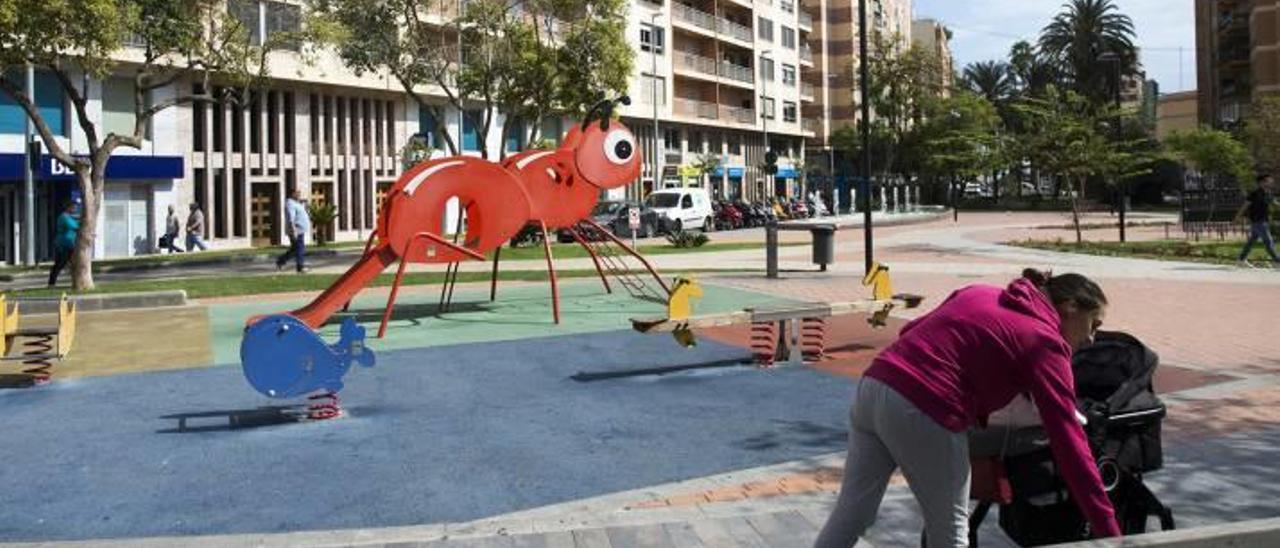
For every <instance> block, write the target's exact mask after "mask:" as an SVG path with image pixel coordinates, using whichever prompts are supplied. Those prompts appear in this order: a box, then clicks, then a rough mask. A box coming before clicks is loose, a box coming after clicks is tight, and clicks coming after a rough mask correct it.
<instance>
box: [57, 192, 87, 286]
mask: <svg viewBox="0 0 1280 548" xmlns="http://www.w3.org/2000/svg"><path fill="white" fill-rule="evenodd" d="M79 210H80V208H79V206H77V205H76V203H75V202H67V205H66V206H65V207H63V208H62V214H61V215H58V220H57V223H56V224H55V225H54V230H53V268H51V269H49V287H53V286H55V285H58V275H59V274H61V273H62V269H63V268H65V267H66V266H67V264H69V263H70V262H71V254H72V252H74V251H75V249H76V238H77V235H78V234H79V232H80V214H79V213H80V212H79Z"/></svg>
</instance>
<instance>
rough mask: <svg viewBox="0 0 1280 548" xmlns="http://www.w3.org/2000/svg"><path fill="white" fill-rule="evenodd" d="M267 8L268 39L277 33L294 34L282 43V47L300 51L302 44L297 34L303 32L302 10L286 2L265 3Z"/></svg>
mask: <svg viewBox="0 0 1280 548" xmlns="http://www.w3.org/2000/svg"><path fill="white" fill-rule="evenodd" d="M264 5H265V6H266V8H267V13H266V16H267V17H266V26H267V37H271V36H273V35H275V34H277V33H282V32H283V33H292V34H293V36H289V37H288V38H287V39H285V40H283V41H282V46H283V47H285V48H287V49H291V50H293V51H298V50H299V49H300V48H301V44H300V43H299V42H298V38H297V32H298V31H300V30H302V8H301V7H300V6H295V5H292V4H285V3H284V2H265V3H264Z"/></svg>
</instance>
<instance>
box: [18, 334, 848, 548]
mask: <svg viewBox="0 0 1280 548" xmlns="http://www.w3.org/2000/svg"><path fill="white" fill-rule="evenodd" d="M746 357H747V352H746V351H745V350H743V349H740V348H734V347H729V346H725V345H720V344H716V343H713V342H709V341H705V342H703V343H702V345H701V346H699V347H698V348H696V349H692V350H685V349H680V348H677V347H676V346H675V343H674V342H673V341H671V340H670V338H668V337H663V336H649V337H646V336H642V335H638V334H634V333H630V332H611V333H603V334H592V335H585V336H567V337H556V338H544V339H527V340H522V341H510V342H497V343H483V344H471V345H463V346H452V347H433V348H427V349H415V350H396V351H379V352H378V362H379V363H378V367H376V368H373V369H360V370H356V371H352V373H351V374H349V375H348V376H347V378H346V381H347V388H346V389H345V390H343V392H342V397H343V404H344V405H345V406H346V408H347V410H348V411H349V413H350V415H349V416H348V417H345V418H342V419H338V420H335V421H327V422H314V423H298V424H277V425H272V426H265V427H253V428H239V429H231V428H229V426H228V424H229V423H228V420H227V418H226V415H225V414H223V415H217V416H214V417H204V418H200V417H193V418H190V419H188V422H187V428H188V430H186V431H181V432H178V431H176V430H177V426H178V420H177V419H175V418H164V417H171V416H174V415H181V414H199V413H204V412H215V411H222V410H251V409H254V408H256V407H259V406H269V405H274V404H278V403H279V401H277V400H270V399H267V398H265V397H262V396H259V395H258V394H256V393H255V392H254V391H253V390H252V389H251V388H250V387H249V386H248V385H247V384H246V382H245V380H244V378H243V377H242V376H241V374H240V368H238V367H215V368H207V369H198V370H186V371H174V372H158V373H146V374H136V375H123V376H116V377H105V378H91V379H81V380H72V381H60V382H55V383H53V384H52V385H49V386H47V387H43V388H36V389H29V390H8V391H0V540H5V541H14V540H58V539H86V538H106V537H132V536H154V535H183V534H221V533H250V532H283V531H294V530H310V529H334V528H350V527H376V526H393V525H408V524H425V523H436V522H453V521H463V520H471V519H476V518H482V517H487V516H493V515H497V514H502V513H506V512H511V511H516V510H521V509H527V508H532V507H537V506H542V505H546V504H552V503H557V502H564V501H568V500H573V499H579V498H584V497H590V496H596V495H602V494H607V493H611V492H617V491H622V490H629V489H635V488H640V487H644V486H650V485H654V484H659V483H665V482H671V481H678V480H684V479H689V478H694V477H700V476H705V475H709V474H716V473H723V472H728V471H732V470H738V469H743V468H749V467H755V466H763V465H768V464H774V463H778V462H783V461H788V460H793V459H797V458H803V457H810V456H815V455H820V454H824V453H828V452H832V451H839V450H841V449H843V447H844V437H845V432H846V426H845V421H846V416H847V413H846V409H847V405H848V401H849V396H850V385H849V383H848V381H847V380H845V379H840V378H835V377H828V376H825V375H822V374H819V373H814V372H810V371H807V370H801V369H789V370H776V371H757V370H755V369H754V368H749V367H731V368H718V369H702V370H696V371H691V372H684V373H679V374H673V375H667V376H660V377H653V376H649V377H636V378H624V379H614V380H607V381H598V382H590V383H583V382H578V381H575V380H572V379H570V378H569V377H570V376H571V375H574V374H576V373H579V372H582V371H591V372H602V371H615V370H622V369H629V368H648V367H654V366H661V365H679V364H692V363H701V362H709V361H715V360H725V359H733V358H746Z"/></svg>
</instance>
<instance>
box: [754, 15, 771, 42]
mask: <svg viewBox="0 0 1280 548" xmlns="http://www.w3.org/2000/svg"><path fill="white" fill-rule="evenodd" d="M756 27H757V28H758V30H757V31H756V33H757V34H756V36H757V37H758V38H760V39H761V40H764V41H765V42H772V41H773V21H770V20H768V19H766V18H764V17H760V18H758V20H757V24H756Z"/></svg>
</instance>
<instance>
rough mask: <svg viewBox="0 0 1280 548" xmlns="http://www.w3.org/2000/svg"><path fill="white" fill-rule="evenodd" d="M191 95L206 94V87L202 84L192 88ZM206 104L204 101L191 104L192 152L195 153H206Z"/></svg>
mask: <svg viewBox="0 0 1280 548" xmlns="http://www.w3.org/2000/svg"><path fill="white" fill-rule="evenodd" d="M191 93H192V94H193V95H201V94H203V93H204V87H203V86H201V85H200V84H196V85H194V86H192V88H191ZM205 106H206V105H205V103H204V101H196V102H194V103H191V133H193V135H192V136H191V150H193V151H195V152H204V150H205V148H204V147H205V136H204V131H205Z"/></svg>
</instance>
